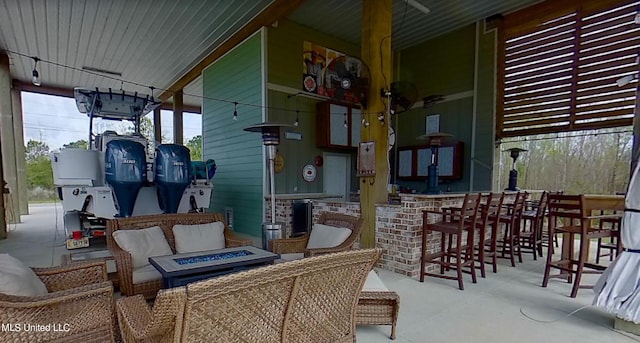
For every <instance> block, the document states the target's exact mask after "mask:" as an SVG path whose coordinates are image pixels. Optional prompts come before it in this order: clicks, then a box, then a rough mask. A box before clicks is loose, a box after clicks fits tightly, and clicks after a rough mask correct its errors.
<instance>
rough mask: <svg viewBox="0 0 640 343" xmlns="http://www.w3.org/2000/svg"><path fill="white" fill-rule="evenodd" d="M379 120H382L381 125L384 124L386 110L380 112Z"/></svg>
mask: <svg viewBox="0 0 640 343" xmlns="http://www.w3.org/2000/svg"><path fill="white" fill-rule="evenodd" d="M378 120H379V121H380V125H384V112H380V113H378Z"/></svg>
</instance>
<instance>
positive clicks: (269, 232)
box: [244, 122, 291, 249]
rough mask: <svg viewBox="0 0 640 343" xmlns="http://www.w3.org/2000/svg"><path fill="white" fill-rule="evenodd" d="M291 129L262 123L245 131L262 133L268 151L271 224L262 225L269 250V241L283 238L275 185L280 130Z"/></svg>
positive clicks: (264, 246)
mask: <svg viewBox="0 0 640 343" xmlns="http://www.w3.org/2000/svg"><path fill="white" fill-rule="evenodd" d="M282 127H291V125H288V124H278V123H268V122H264V123H260V124H256V125H251V126H249V127H245V128H244V131H248V132H259V133H262V144H264V146H265V148H266V149H267V154H266V155H267V160H268V161H269V186H270V194H271V223H263V224H262V248H263V249H267V248H268V245H269V241H270V240H272V239H278V238H282V228H283V226H284V224H283V223H276V194H275V193H276V185H275V159H276V151H277V146H278V145H279V144H280V128H282Z"/></svg>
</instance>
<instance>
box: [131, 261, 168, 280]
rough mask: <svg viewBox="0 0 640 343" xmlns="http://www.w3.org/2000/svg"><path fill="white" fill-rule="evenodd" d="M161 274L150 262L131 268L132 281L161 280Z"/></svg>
mask: <svg viewBox="0 0 640 343" xmlns="http://www.w3.org/2000/svg"><path fill="white" fill-rule="evenodd" d="M161 279H162V274H160V272H159V271H158V270H157V269H156V267H154V266H152V265H151V264H147V265H146V266H142V267H138V268H134V269H133V283H134V284H136V283H143V282H149V281H155V280H161Z"/></svg>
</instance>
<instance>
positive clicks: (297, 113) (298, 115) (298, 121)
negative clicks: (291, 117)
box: [293, 110, 300, 126]
mask: <svg viewBox="0 0 640 343" xmlns="http://www.w3.org/2000/svg"><path fill="white" fill-rule="evenodd" d="M298 125H300V111H298V110H296V121H295V122H294V123H293V126H298Z"/></svg>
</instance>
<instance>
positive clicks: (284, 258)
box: [280, 252, 304, 262]
mask: <svg viewBox="0 0 640 343" xmlns="http://www.w3.org/2000/svg"><path fill="white" fill-rule="evenodd" d="M303 258H304V253H301V252H299V253H292V254H280V260H282V261H283V262H288V261H295V260H300V259H303Z"/></svg>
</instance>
